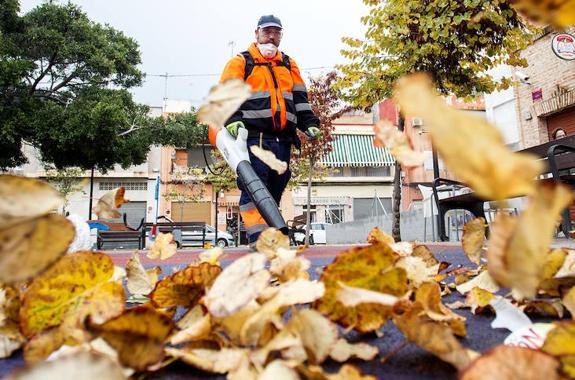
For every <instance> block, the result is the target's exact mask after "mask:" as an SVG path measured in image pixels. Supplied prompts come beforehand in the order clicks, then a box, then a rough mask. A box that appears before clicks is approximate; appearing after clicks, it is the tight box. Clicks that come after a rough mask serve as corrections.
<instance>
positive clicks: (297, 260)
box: [270, 248, 311, 282]
mask: <svg viewBox="0 0 575 380" xmlns="http://www.w3.org/2000/svg"><path fill="white" fill-rule="evenodd" d="M310 266H311V262H310V261H309V260H308V259H306V258H303V257H301V256H298V255H297V251H293V250H289V249H285V248H278V250H277V251H276V257H275V258H273V259H272V260H271V261H270V272H271V273H272V274H273V275H274V276H276V277H277V278H278V280H279V281H281V282H288V281H291V280H296V279H298V278H303V279H307V278H308V277H309V274H308V273H307V270H308V269H309V268H310Z"/></svg>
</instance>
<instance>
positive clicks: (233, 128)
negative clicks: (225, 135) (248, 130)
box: [226, 121, 246, 139]
mask: <svg viewBox="0 0 575 380" xmlns="http://www.w3.org/2000/svg"><path fill="white" fill-rule="evenodd" d="M245 127H246V126H245V125H244V122H243V121H234V122H233V123H229V124H228V125H226V129H227V130H228V132H229V133H230V135H232V137H233V138H234V139H235V138H236V137H238V128H245Z"/></svg>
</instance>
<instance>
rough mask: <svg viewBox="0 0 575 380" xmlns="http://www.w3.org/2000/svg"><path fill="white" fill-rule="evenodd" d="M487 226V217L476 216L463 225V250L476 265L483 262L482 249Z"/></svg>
mask: <svg viewBox="0 0 575 380" xmlns="http://www.w3.org/2000/svg"><path fill="white" fill-rule="evenodd" d="M486 228H487V224H486V223H485V218H475V219H473V220H471V221H469V222H467V223H465V225H464V226H463V238H462V239H461V240H462V245H463V252H464V253H465V255H466V256H467V257H468V258H469V260H470V261H471V262H472V263H474V264H476V265H480V264H481V250H482V248H483V241H484V240H485V230H486Z"/></svg>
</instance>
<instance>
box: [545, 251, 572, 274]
mask: <svg viewBox="0 0 575 380" xmlns="http://www.w3.org/2000/svg"><path fill="white" fill-rule="evenodd" d="M566 258H567V251H565V250H564V249H554V250H552V251H551V252H549V254H548V255H547V256H546V257H545V264H544V265H543V273H542V274H541V277H542V278H543V280H547V279H549V278H553V276H555V275H556V274H557V272H559V269H561V267H562V266H563V263H564V262H565V259H566Z"/></svg>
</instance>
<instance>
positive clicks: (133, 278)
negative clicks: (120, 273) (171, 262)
mask: <svg viewBox="0 0 575 380" xmlns="http://www.w3.org/2000/svg"><path fill="white" fill-rule="evenodd" d="M160 273H162V269H161V268H160V267H156V268H153V269H150V270H145V269H144V266H143V265H142V263H141V262H140V254H139V253H138V252H134V254H133V255H132V257H130V259H129V260H128V262H127V263H126V276H127V283H126V287H127V288H128V291H129V292H130V293H131V294H133V295H147V294H149V293H150V292H151V291H152V290H154V288H155V286H156V283H157V282H158V276H159V275H160Z"/></svg>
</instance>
